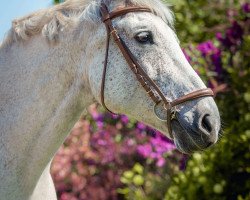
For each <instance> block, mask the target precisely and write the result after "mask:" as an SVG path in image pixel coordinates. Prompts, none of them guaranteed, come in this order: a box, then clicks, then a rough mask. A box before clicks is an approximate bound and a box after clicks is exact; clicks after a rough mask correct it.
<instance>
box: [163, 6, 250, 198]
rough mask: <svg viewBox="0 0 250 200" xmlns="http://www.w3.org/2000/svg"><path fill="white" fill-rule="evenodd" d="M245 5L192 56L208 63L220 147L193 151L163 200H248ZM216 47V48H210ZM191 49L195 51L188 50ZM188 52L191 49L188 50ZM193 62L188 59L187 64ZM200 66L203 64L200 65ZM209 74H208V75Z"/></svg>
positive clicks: (249, 22)
mask: <svg viewBox="0 0 250 200" xmlns="http://www.w3.org/2000/svg"><path fill="white" fill-rule="evenodd" d="M249 8H250V4H249V3H244V4H243V5H242V6H241V8H240V9H239V10H238V11H237V12H235V13H234V15H233V18H230V19H229V25H228V27H227V28H226V29H225V30H224V31H223V32H219V33H217V34H216V39H215V40H213V42H212V41H207V42H205V43H201V44H199V45H198V47H197V51H198V52H196V53H200V54H201V56H202V57H203V59H205V65H206V64H207V63H209V64H210V65H209V67H208V66H207V67H205V69H207V73H209V72H211V71H212V72H215V73H212V74H210V75H211V76H208V78H209V79H210V80H209V81H210V84H211V86H212V87H214V89H215V90H216V87H217V90H216V91H217V92H218V87H220V84H219V83H220V82H221V83H222V82H223V83H224V84H223V87H220V89H222V90H220V92H222V91H223V93H219V94H218V96H217V103H218V105H219V107H220V111H221V114H222V119H223V120H224V123H225V130H224V137H222V138H221V141H220V143H219V144H218V145H217V146H216V147H215V148H213V149H212V150H210V151H207V152H204V153H203V154H198V153H195V154H194V155H193V156H192V158H191V159H190V160H189V161H188V163H187V168H186V170H185V171H184V172H180V173H178V174H177V175H176V176H174V177H173V182H172V185H171V186H170V188H169V189H168V190H167V192H166V195H165V199H166V200H180V199H185V200H193V199H199V200H208V199H213V200H227V199H232V200H234V199H237V200H249V199H250V193H249V191H250V168H249V164H247V163H249V158H250V153H249V152H250V151H249V150H250V149H249V143H250V127H249V124H250V111H249V110H250V107H249V105H250V87H249V86H250V54H249V48H250V9H249ZM215 44H217V47H216V46H215ZM192 50H193V51H195V50H194V49H192ZM189 52H191V51H189ZM190 61H191V63H192V60H190ZM200 64H201V66H204V62H201V63H200ZM208 75H209V74H208Z"/></svg>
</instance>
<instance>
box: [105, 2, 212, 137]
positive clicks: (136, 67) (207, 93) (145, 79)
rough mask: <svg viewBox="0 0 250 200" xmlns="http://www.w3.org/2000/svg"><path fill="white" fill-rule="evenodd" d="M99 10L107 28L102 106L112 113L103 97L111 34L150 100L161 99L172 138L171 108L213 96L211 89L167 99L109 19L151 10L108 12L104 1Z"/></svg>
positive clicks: (126, 9)
mask: <svg viewBox="0 0 250 200" xmlns="http://www.w3.org/2000/svg"><path fill="white" fill-rule="evenodd" d="M100 11H101V16H102V21H103V23H104V24H105V27H106V30H107V41H106V54H105V61H104V69H103V75H102V84H101V103H102V105H103V107H104V108H105V109H107V110H108V111H109V112H111V113H113V112H112V111H110V110H109V109H108V108H107V106H106V104H105V98H104V90H105V80H106V71H107V65H108V54H109V42H110V36H111V35H112V37H113V39H114V41H115V43H116V45H117V46H118V48H119V49H120V51H121V53H122V55H123V56H124V58H125V60H126V62H127V63H128V65H129V67H130V69H131V70H132V71H133V72H134V74H135V76H136V78H137V80H138V81H139V83H140V84H141V86H142V87H143V88H144V90H145V91H146V93H147V94H148V95H149V97H150V98H151V99H152V101H154V102H155V104H158V103H160V102H161V101H163V103H164V108H165V109H166V112H167V127H168V131H169V134H170V137H171V138H173V135H172V127H171V121H172V119H173V118H174V116H173V115H174V114H175V113H173V108H174V107H175V106H177V105H179V104H182V103H184V102H187V101H191V100H194V99H198V98H201V97H213V96H214V94H213V91H212V90H211V89H209V88H205V89H201V90H197V91H194V92H192V93H189V94H187V95H184V96H182V97H180V98H178V99H175V100H173V101H171V100H169V99H167V98H166V97H165V96H164V94H163V93H162V92H161V90H160V89H159V87H158V86H157V85H156V83H155V82H154V81H153V80H152V79H151V78H150V77H149V76H148V75H147V73H146V72H145V71H144V70H143V68H142V67H141V66H140V64H139V63H138V61H137V59H136V58H135V57H134V55H133V54H132V52H131V51H130V50H129V48H128V47H127V45H126V44H125V43H124V41H123V40H122V39H121V38H120V37H119V35H118V33H117V31H116V29H115V28H114V26H113V24H112V21H111V20H112V19H114V18H116V17H119V16H122V15H125V14H127V13H129V12H151V10H150V9H149V8H145V7H125V8H119V9H117V10H115V11H112V12H111V13H109V11H108V8H107V6H106V5H105V4H104V3H102V4H101V8H100ZM152 89H153V90H152ZM159 97H160V98H159Z"/></svg>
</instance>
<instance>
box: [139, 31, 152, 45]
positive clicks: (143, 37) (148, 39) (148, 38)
mask: <svg viewBox="0 0 250 200" xmlns="http://www.w3.org/2000/svg"><path fill="white" fill-rule="evenodd" d="M135 40H136V41H137V42H139V43H141V44H148V43H150V44H152V43H153V38H152V34H151V33H150V32H146V31H145V32H140V33H138V34H137V35H136V36H135Z"/></svg>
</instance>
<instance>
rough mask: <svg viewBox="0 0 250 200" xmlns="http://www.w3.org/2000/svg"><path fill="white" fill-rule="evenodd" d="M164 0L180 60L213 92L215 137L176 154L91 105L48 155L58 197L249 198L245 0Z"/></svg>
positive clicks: (152, 135)
mask: <svg viewBox="0 0 250 200" xmlns="http://www.w3.org/2000/svg"><path fill="white" fill-rule="evenodd" d="M166 2H171V3H172V5H173V7H172V9H173V11H174V13H175V15H176V32H177V35H178V37H179V39H180V41H181V45H182V47H183V51H184V53H185V55H186V57H187V59H188V60H189V62H190V63H191V64H192V66H193V67H194V68H195V70H196V71H197V73H199V75H200V76H201V77H202V78H203V79H204V81H205V82H206V83H207V85H208V86H209V87H212V88H213V90H214V91H215V93H216V95H217V96H216V102H217V104H218V106H219V110H220V113H221V118H222V121H223V133H222V137H221V138H220V141H219V142H218V144H217V145H215V146H214V147H212V148H211V149H210V150H208V151H205V152H201V153H195V154H193V155H190V156H187V155H183V154H181V153H179V152H177V150H176V149H175V148H174V146H173V145H172V143H171V141H169V140H168V139H166V138H164V137H163V136H162V135H161V134H160V133H159V132H157V131H155V130H152V129H151V128H149V127H146V126H145V125H144V124H142V123H140V122H136V121H133V120H132V119H128V118H127V117H126V116H124V115H121V116H113V115H110V114H109V113H105V112H104V111H103V110H102V109H100V108H97V106H92V107H91V108H90V113H91V114H90V115H89V116H87V117H85V118H83V119H81V120H80V121H79V122H78V123H77V124H76V126H75V128H74V129H73V131H72V134H71V135H70V137H69V138H68V139H67V141H66V142H65V144H64V146H63V147H61V149H60V150H59V152H58V154H57V156H56V157H55V159H54V162H53V166H52V169H51V171H52V174H53V177H54V180H55V182H56V189H57V193H58V196H59V199H61V200H68V199H70V200H73V199H82V200H84V199H91V200H99V199H100V200H106V199H107V200H109V199H128V200H133V199H135V200H158V199H159V200H162V199H166V200H249V199H250V145H249V144H250V51H249V49H250V3H249V2H247V0H239V1H236V0H213V1H203V0H172V1H166ZM55 3H59V1H55Z"/></svg>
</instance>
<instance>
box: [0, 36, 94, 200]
mask: <svg viewBox="0 0 250 200" xmlns="http://www.w3.org/2000/svg"><path fill="white" fill-rule="evenodd" d="M65 38H67V41H66V40H60V42H58V43H57V44H49V43H48V42H47V41H46V40H45V39H44V38H43V37H42V36H40V35H37V36H33V37H31V38H30V39H29V40H28V41H24V42H15V43H13V44H12V45H11V46H9V47H5V48H0V70H1V73H0V79H1V83H0V96H1V98H0V112H1V118H0V125H1V131H0V136H1V140H0V160H1V162H0V177H1V180H2V181H0V188H4V189H3V190H4V191H3V190H1V189H0V194H1V195H4V194H3V193H4V192H6V193H5V194H6V195H7V192H8V188H9V189H10V190H12V191H14V190H16V191H17V192H19V193H23V192H24V191H27V192H31V191H32V190H33V189H34V187H35V185H36V182H37V180H38V179H39V177H40V175H41V174H42V172H43V170H44V168H45V167H46V165H47V164H48V163H49V162H50V161H51V159H52V157H53V155H54V154H55V152H56V151H57V149H58V148H59V146H60V145H61V144H62V142H63V141H64V139H65V137H66V136H67V134H68V133H69V131H70V129H71V128H72V127H73V125H74V124H75V123H76V121H77V120H78V119H79V117H80V115H81V113H82V112H83V110H85V108H86V107H87V106H88V105H90V104H91V103H93V97H92V95H91V92H90V89H89V88H90V87H89V85H88V81H87V74H86V66H85V65H84V63H85V57H84V55H85V53H84V52H85V51H86V49H84V45H85V44H86V41H87V39H88V38H87V37H84V38H82V40H81V41H75V42H74V40H73V39H72V38H73V37H71V36H68V37H65ZM86 61H87V60H86ZM13 171H15V172H16V173H11V172H13ZM10 174H11V175H10ZM27 174H28V175H27ZM2 184H4V185H2ZM6 188H7V189H6ZM18 190H19V191H18ZM13 195H14V194H13ZM6 198H7V197H6Z"/></svg>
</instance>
